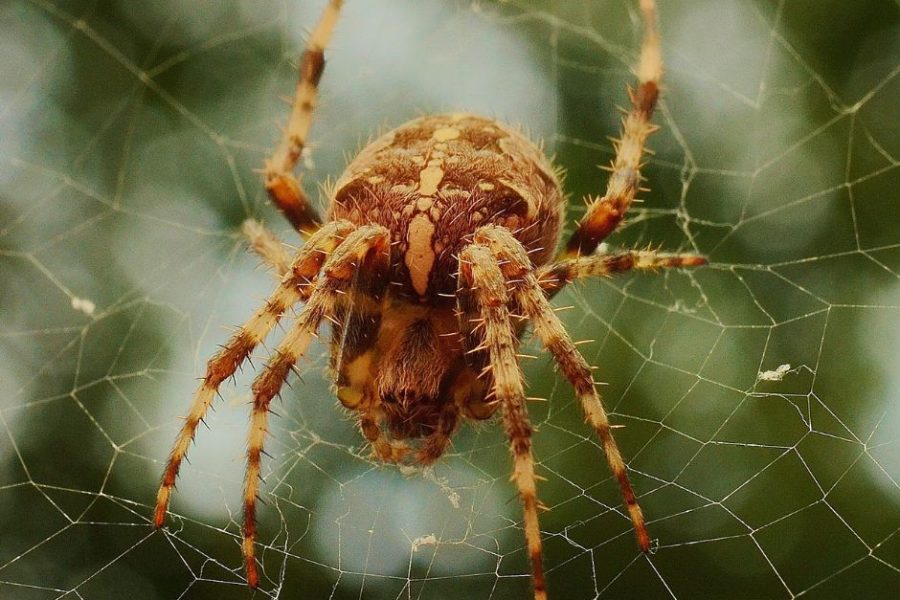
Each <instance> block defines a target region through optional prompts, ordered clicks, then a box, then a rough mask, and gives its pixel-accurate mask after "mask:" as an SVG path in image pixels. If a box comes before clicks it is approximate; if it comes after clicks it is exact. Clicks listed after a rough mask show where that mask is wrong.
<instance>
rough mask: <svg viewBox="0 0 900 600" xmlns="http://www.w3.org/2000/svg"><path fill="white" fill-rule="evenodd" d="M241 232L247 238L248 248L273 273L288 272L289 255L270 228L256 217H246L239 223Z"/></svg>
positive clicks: (278, 274)
mask: <svg viewBox="0 0 900 600" xmlns="http://www.w3.org/2000/svg"><path fill="white" fill-rule="evenodd" d="M241 233H243V234H244V237H246V238H247V242H248V243H249V244H250V249H251V250H253V252H255V253H256V255H257V256H259V257H260V258H261V259H262V261H263V263H264V264H265V265H266V266H267V267H270V268H272V269H273V270H274V271H275V275H277V276H278V277H283V276H284V274H285V273H287V272H288V269H290V268H291V255H290V253H289V252H288V251H287V247H286V246H285V244H284V242H282V241H281V239H280V238H279V237H278V236H277V235H275V233H273V232H272V230H270V229H269V228H268V227H266V226H265V225H263V224H262V223H260V222H259V221H257V220H256V219H247V220H245V221H244V222H243V224H241Z"/></svg>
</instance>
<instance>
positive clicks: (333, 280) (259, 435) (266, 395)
mask: <svg viewBox="0 0 900 600" xmlns="http://www.w3.org/2000/svg"><path fill="white" fill-rule="evenodd" d="M320 231H324V228H323V229H322V230H320ZM389 247H390V232H389V231H388V230H386V229H385V228H383V227H380V226H378V225H368V226H363V227H360V228H359V229H356V230H355V231H353V232H352V233H350V234H349V235H347V236H346V238H345V239H344V240H343V242H341V243H340V244H339V245H338V246H337V247H336V248H335V249H334V251H333V252H332V253H331V256H330V257H329V258H328V260H327V261H326V262H325V264H324V265H323V266H322V268H321V274H320V275H319V278H318V279H317V280H316V281H315V282H314V284H313V285H312V286H311V287H312V288H313V290H312V292H311V294H310V296H309V301H308V302H307V304H306V305H305V306H304V307H303V309H302V311H301V312H300V314H299V315H298V316H297V320H296V322H295V323H294V325H293V327H292V328H291V329H290V330H289V331H288V333H287V335H286V336H285V338H284V339H283V340H282V341H281V343H280V344H279V345H278V348H276V349H275V351H274V352H273V353H272V357H271V358H270V359H269V361H268V363H267V364H266V366H265V368H264V370H263V372H262V373H260V374H259V376H257V378H256V380H255V381H254V382H253V386H252V389H253V408H252V410H251V417H250V428H249V431H248V434H247V472H246V476H245V478H244V526H243V540H242V543H241V549H242V552H243V555H244V562H245V565H246V570H247V583H248V585H249V586H250V587H252V588H256V587H258V586H259V572H258V570H257V565H256V558H255V549H254V542H255V539H256V499H257V496H258V494H259V481H260V472H261V460H262V459H261V457H262V453H263V451H264V444H265V438H266V433H268V416H269V412H270V408H269V404H270V402H271V401H272V398H274V397H275V395H276V394H277V393H278V392H279V390H280V389H281V388H282V386H283V385H284V382H285V380H286V379H287V377H288V375H289V374H290V373H291V369H292V367H293V366H294V365H295V364H296V362H297V361H298V360H299V359H300V358H301V357H303V356H304V355H305V354H306V351H307V349H308V348H309V345H310V344H311V343H312V342H313V340H314V339H315V338H316V334H317V331H318V329H319V326H320V325H321V324H322V321H323V320H325V318H326V317H327V316H328V315H329V313H331V312H333V311H334V309H335V305H336V304H337V302H338V301H339V298H340V294H339V293H338V292H339V291H340V290H342V289H343V288H346V287H347V286H349V285H352V284H353V281H354V279H353V275H354V269H352V268H350V265H351V264H356V263H359V262H360V261H362V260H363V259H370V260H372V261H382V262H384V261H386V260H388V254H387V252H388V248H389ZM291 275H292V276H294V271H292V272H291ZM287 278H288V277H287V276H286V279H287Z"/></svg>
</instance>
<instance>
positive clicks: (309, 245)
mask: <svg viewBox="0 0 900 600" xmlns="http://www.w3.org/2000/svg"><path fill="white" fill-rule="evenodd" d="M353 228H354V225H352V224H351V223H349V222H347V221H334V222H332V223H329V224H328V225H326V226H324V227H322V229H320V230H319V231H318V232H316V233H315V234H314V235H312V236H311V237H310V238H309V240H307V242H306V243H305V244H304V245H303V247H302V248H301V249H300V251H299V252H298V253H297V257H296V258H295V259H294V262H293V263H292V264H291V268H290V269H289V270H288V272H287V273H285V275H284V276H283V277H282V279H281V282H280V283H279V284H278V287H277V288H276V290H275V291H274V292H273V293H272V295H271V296H269V298H268V299H267V300H266V303H265V304H264V305H263V306H262V307H260V308H259V309H258V310H257V311H256V312H255V313H253V316H251V317H250V318H249V319H248V320H247V322H246V323H244V324H243V325H242V326H241V327H239V328H238V330H237V331H236V332H235V333H234V334H233V335H232V336H231V339H230V340H228V342H227V343H226V344H225V346H223V347H222V349H221V350H220V351H219V352H218V353H217V354H216V355H215V356H213V357H212V358H211V359H210V360H209V362H208V363H207V365H206V376H205V377H204V378H203V383H201V384H200V387H199V388H198V389H197V392H196V393H195V394H194V400H193V402H192V403H191V408H190V411H189V412H188V414H187V416H186V417H185V419H184V424H183V425H182V426H181V431H180V432H179V433H178V437H177V438H176V439H175V444H174V445H173V446H172V451H171V452H170V454H169V460H168V462H167V464H166V470H165V471H164V473H163V477H162V483H160V486H159V491H158V492H157V495H156V509H155V511H154V516H153V523H154V525H156V527H157V528H159V527H162V526H163V523H164V522H165V520H166V511H167V510H168V507H169V499H170V497H171V495H172V488H174V487H175V480H176V478H177V477H178V470H179V469H180V468H181V463H182V461H183V460H184V457H185V455H186V454H187V451H188V448H189V447H190V445H191V441H193V439H194V436H195V435H196V433H197V427H198V426H199V425H200V423H201V422H202V421H203V418H204V417H205V416H206V413H207V411H208V410H209V407H210V405H211V404H212V401H213V399H214V398H215V396H216V392H217V391H218V389H219V385H220V384H221V383H222V382H223V381H225V380H226V379H228V378H229V377H231V375H233V374H234V372H235V371H236V370H237V368H238V367H239V366H240V365H241V364H242V363H243V362H244V361H245V360H246V359H247V357H248V356H250V353H251V352H252V351H253V349H254V348H256V346H257V345H259V343H260V342H261V341H262V340H263V339H265V337H266V336H267V335H268V334H269V332H270V331H271V330H272V328H273V327H275V324H276V323H278V321H279V320H280V319H281V317H282V315H283V314H284V312H285V311H286V310H287V309H288V307H290V306H293V305H294V304H296V303H297V302H300V301H302V300H305V299H307V298H308V297H309V294H310V293H311V291H312V289H311V287H310V282H311V280H312V279H313V278H315V276H316V275H317V274H318V273H319V269H321V267H322V264H323V263H324V262H325V258H326V257H327V256H328V255H329V254H331V253H332V252H333V251H334V249H335V248H336V247H337V246H338V243H339V242H340V241H341V240H342V239H343V238H344V237H345V236H347V235H348V234H349V233H350V232H351V231H352V230H353Z"/></svg>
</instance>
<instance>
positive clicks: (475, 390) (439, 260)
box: [154, 0, 705, 599]
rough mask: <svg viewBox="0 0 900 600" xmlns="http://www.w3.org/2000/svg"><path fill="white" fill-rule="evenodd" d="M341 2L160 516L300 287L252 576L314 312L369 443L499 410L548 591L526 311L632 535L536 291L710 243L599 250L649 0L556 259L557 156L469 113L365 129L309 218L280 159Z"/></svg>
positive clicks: (629, 152)
mask: <svg viewBox="0 0 900 600" xmlns="http://www.w3.org/2000/svg"><path fill="white" fill-rule="evenodd" d="M341 4H342V2H341V1H340V0H331V1H330V2H329V4H328V5H327V7H326V9H325V11H324V13H323V15H322V17H321V19H320V21H319V23H318V25H317V26H316V28H315V29H314V30H313V32H312V34H311V36H310V39H309V41H308V44H307V48H306V51H305V52H304V54H303V59H302V61H301V64H300V78H299V83H298V85H297V92H296V97H295V101H294V107H293V111H292V114H291V117H290V120H289V122H288V127H287V129H286V131H285V135H284V138H283V139H282V140H281V143H280V144H279V146H278V147H277V148H276V150H275V152H274V154H273V156H272V157H271V158H270V159H269V161H268V162H267V164H266V170H265V177H266V188H267V191H268V193H269V196H270V198H271V200H272V201H273V203H274V204H275V205H276V206H277V207H278V208H279V209H280V210H281V211H282V213H283V214H284V215H285V217H286V218H287V219H288V220H289V221H290V222H291V223H292V224H293V225H294V227H295V228H296V229H297V230H298V231H300V232H302V233H303V234H304V235H307V236H308V238H307V240H306V242H305V243H304V245H303V246H302V247H301V248H300V250H299V251H298V252H297V254H296V256H294V257H293V258H289V257H287V256H286V254H285V251H284V248H283V246H282V245H280V244H279V243H278V241H277V240H276V239H275V238H274V237H273V236H272V235H271V234H270V233H268V231H267V230H265V229H264V228H262V227H261V226H260V225H259V224H256V223H253V222H250V223H248V224H247V225H246V226H245V231H246V232H247V233H248V235H249V237H250V240H251V245H252V247H253V248H254V249H255V250H256V251H257V252H258V253H259V254H260V255H261V256H262V257H263V258H264V259H265V260H266V261H267V262H269V263H270V264H272V265H273V266H275V268H276V269H277V270H278V271H279V273H281V274H282V278H281V281H280V283H279V285H278V287H277V288H276V290H275V291H274V292H273V293H272V294H271V295H270V296H269V298H268V300H267V301H266V303H265V304H264V305H263V306H262V307H260V308H259V309H258V310H257V311H256V312H255V313H254V314H253V315H252V316H251V317H250V319H249V320H248V321H247V322H245V323H244V325H243V326H242V327H241V328H239V329H238V331H237V332H236V333H235V334H234V335H233V336H232V338H231V339H230V340H229V341H228V343H227V344H226V345H225V346H224V347H223V349H222V350H221V351H220V352H219V353H218V354H217V355H216V356H214V357H213V358H212V359H211V360H210V361H209V363H208V366H207V372H206V376H205V377H204V379H203V383H202V384H201V386H200V388H199V389H198V391H197V394H196V395H195V398H194V401H193V404H192V407H191V410H190V412H189V414H188V415H187V417H186V419H185V422H184V425H183V426H182V429H181V431H180V433H179V435H178V438H177V439H176V442H175V445H174V447H173V449H172V452H171V454H170V456H169V460H168V464H167V467H166V470H165V472H164V474H163V481H162V484H161V486H160V489H159V493H158V496H157V504H156V511H155V514H154V522H155V525H156V526H157V527H161V526H162V525H163V523H164V521H165V515H166V512H167V510H168V503H169V499H170V496H171V491H172V489H173V487H174V485H175V480H176V478H177V475H178V471H179V469H180V466H181V463H182V461H183V459H184V457H185V454H186V452H187V449H188V447H189V445H190V443H191V441H192V440H193V437H194V434H195V432H196V430H197V427H198V425H199V423H200V422H201V421H202V420H203V418H204V416H205V414H206V412H207V410H208V408H209V406H210V404H211V403H212V400H213V398H214V397H215V395H216V392H217V390H218V387H219V385H220V384H221V383H222V382H223V381H224V380H225V379H227V378H228V377H229V376H231V375H232V374H233V373H234V372H235V370H236V369H237V368H238V366H240V365H241V364H242V363H243V362H244V361H245V360H246V359H247V358H248V357H249V355H250V354H251V352H253V350H254V349H255V348H256V347H257V346H258V345H259V344H260V342H262V341H263V340H264V339H265V337H266V336H267V334H268V333H269V332H270V331H271V330H272V328H273V327H274V326H275V324H276V323H277V322H278V321H279V320H280V319H281V318H282V316H283V315H284V314H285V312H286V311H287V310H288V309H289V308H290V307H292V306H294V305H296V304H299V303H301V302H302V303H304V304H303V308H302V310H300V312H299V314H298V316H297V317H296V320H295V322H294V323H293V325H292V326H291V327H290V328H289V330H288V332H287V334H286V336H285V337H284V339H283V340H282V342H281V343H280V344H279V346H278V348H277V349H276V350H275V351H274V352H273V353H272V356H271V357H270V359H269V361H268V362H267V364H266V366H265V368H264V369H263V371H262V372H261V373H260V374H259V376H258V377H257V378H256V380H255V381H254V383H253V387H252V389H253V407H252V414H251V424H250V430H249V434H248V442H247V446H248V448H247V472H246V477H245V484H244V488H245V489H244V525H243V544H242V550H243V554H244V558H245V563H246V570H247V581H248V583H249V585H250V586H251V587H257V586H258V585H259V572H258V566H257V563H256V559H255V548H254V544H255V539H256V517H255V515H256V500H257V495H258V493H259V481H260V478H259V476H260V461H261V457H262V454H263V445H264V441H265V435H266V432H267V429H268V415H269V404H270V402H271V400H272V398H273V397H275V395H277V394H278V393H279V391H280V390H281V388H282V385H283V384H284V382H285V380H286V378H287V377H288V376H289V374H290V373H291V370H292V369H293V367H294V365H295V364H296V363H297V361H298V360H299V359H300V358H301V357H302V356H303V355H304V354H305V352H306V351H307V349H308V347H309V345H310V343H311V341H312V340H313V339H314V338H315V336H316V335H317V332H318V330H319V328H320V326H321V324H322V322H323V321H324V320H326V319H327V320H329V321H330V322H331V323H332V338H331V339H332V341H331V361H330V371H331V373H332V376H333V378H334V381H335V391H336V395H337V397H338V399H339V400H340V402H341V404H342V405H343V406H344V407H345V408H346V409H348V410H350V411H354V412H355V413H356V414H357V415H358V423H359V428H360V430H361V433H362V435H363V436H364V438H365V439H366V440H367V441H368V442H369V443H370V444H371V446H372V449H373V452H374V454H375V455H376V456H377V457H378V458H379V459H380V460H382V461H385V462H405V463H414V464H430V463H433V462H434V461H435V460H437V459H438V458H440V456H441V455H442V454H443V453H444V451H445V450H446V449H447V447H448V445H449V442H450V439H451V437H452V435H453V433H454V432H455V431H456V430H457V428H458V427H459V425H460V423H461V422H462V421H464V420H466V419H470V420H480V419H487V418H489V417H491V416H493V415H494V414H495V413H499V416H500V420H501V422H502V423H503V427H504V430H505V432H506V435H507V438H508V439H509V442H510V449H511V452H512V455H513V480H514V481H515V484H516V486H517V488H518V491H519V496H520V499H521V501H522V505H523V511H524V530H525V538H526V543H527V548H528V554H529V557H530V561H531V566H532V576H533V584H534V597H535V598H536V599H542V598H546V582H545V577H544V571H543V563H542V550H541V536H540V529H539V526H538V508H539V502H538V499H537V491H536V480H537V477H536V475H535V469H534V458H533V456H532V444H531V438H532V427H531V424H530V422H529V418H528V410H527V407H526V402H525V394H524V388H523V383H522V377H521V373H520V369H519V365H518V360H517V357H516V353H517V348H518V345H519V338H520V336H521V334H522V331H523V329H524V327H525V323H526V322H528V323H530V324H531V326H532V328H533V330H534V333H535V335H536V336H537V337H538V338H539V340H540V341H541V343H542V344H543V346H544V347H545V348H546V349H547V350H548V351H549V352H550V354H551V355H552V356H553V357H554V359H555V360H556V362H557V364H558V366H559V368H560V371H561V372H562V374H563V375H564V376H565V377H566V378H567V379H568V380H569V381H570V382H571V384H572V385H573V387H574V389H575V392H576V395H577V396H578V399H579V401H580V402H581V405H582V407H583V409H584V413H585V416H586V419H587V421H588V423H589V425H590V426H591V427H593V428H594V430H595V431H596V433H597V435H598V436H599V438H600V440H601V443H602V446H603V449H604V452H605V454H606V457H607V461H608V463H609V466H610V468H611V470H612V472H613V474H614V476H615V477H616V479H617V481H618V483H619V486H620V488H621V490H622V495H623V498H624V502H625V506H626V508H627V510H628V513H629V517H630V519H631V521H632V524H633V527H634V530H635V534H636V536H637V540H638V545H639V546H640V548H641V549H642V550H643V551H645V552H646V551H648V550H649V547H650V538H649V535H648V533H647V530H646V526H645V524H644V517H643V514H642V513H641V509H640V507H639V506H638V503H637V500H636V498H635V494H634V492H633V490H632V488H631V484H630V482H629V480H628V474H627V471H626V468H625V463H624V461H623V459H622V457H621V455H620V453H619V450H618V448H617V446H616V443H615V440H614V439H613V437H612V433H611V427H610V424H609V420H608V418H607V416H606V413H605V411H604V409H603V405H602V403H601V401H600V396H599V394H598V393H597V391H596V388H595V383H594V381H593V378H592V372H591V368H590V366H589V365H588V364H587V362H586V361H585V360H584V358H583V357H582V356H581V354H580V353H579V352H578V350H577V349H576V347H575V344H574V343H573V342H572V340H571V338H570V337H569V335H568V333H567V332H566V331H565V329H564V327H563V325H562V323H561V322H560V320H559V318H558V317H557V316H556V314H555V313H554V312H553V309H552V307H551V304H550V298H551V297H552V296H553V295H554V294H555V293H557V292H558V291H559V290H560V289H562V288H563V287H564V286H565V285H566V284H567V283H569V282H571V281H573V280H575V279H580V278H585V277H591V276H603V275H610V274H613V273H617V272H622V271H627V270H630V269H656V268H663V267H684V266H696V265H700V264H704V262H705V261H704V259H703V258H701V257H699V256H697V255H693V254H662V253H658V252H654V251H650V250H645V251H625V252H618V253H600V252H597V248H598V245H599V244H600V242H601V241H602V240H603V239H604V238H606V237H607V236H608V235H609V234H610V233H612V232H613V231H614V230H615V229H616V228H617V227H618V226H619V224H620V223H621V221H622V219H623V218H624V216H625V213H626V212H627V210H628V208H629V206H630V204H631V202H632V200H633V199H634V196H635V193H636V192H637V190H638V186H639V183H640V173H639V169H640V167H641V156H642V152H643V148H644V143H645V140H646V138H647V136H648V135H649V134H650V133H652V132H653V131H654V126H653V125H652V124H651V123H650V117H651V115H652V113H653V110H654V108H655V106H656V102H657V96H658V90H659V80H660V77H661V73H662V61H661V56H660V51H659V39H658V35H657V31H656V20H655V5H654V2H653V1H652V0H642V1H641V8H642V11H643V14H644V17H645V35H644V42H643V45H642V48H641V60H640V65H639V68H638V77H639V80H640V83H639V86H638V87H637V89H636V91H634V92H632V93H631V103H632V106H631V110H630V112H628V113H627V115H626V116H625V118H624V120H623V131H622V136H621V139H620V140H618V141H617V143H616V157H615V159H614V161H613V164H612V166H611V171H612V173H611V175H610V179H609V183H608V185H607V190H606V193H605V194H604V196H602V197H600V198H596V199H593V200H591V201H590V202H589V204H588V208H587V211H586V213H585V215H584V217H583V218H582V219H581V221H580V222H579V224H578V227H577V228H576V230H575V232H574V233H573V234H572V236H571V237H570V238H569V240H568V241H567V243H566V246H565V250H564V251H563V252H562V254H561V255H560V257H559V258H555V249H556V247H557V245H558V242H559V238H560V234H561V231H562V223H563V217H564V210H565V198H564V194H563V191H562V188H561V185H560V182H559V178H558V176H557V173H556V171H555V170H554V168H553V167H552V165H551V164H550V162H549V161H548V160H547V158H546V157H545V156H544V154H543V152H542V151H541V150H540V149H539V148H538V147H537V146H536V145H535V144H533V143H532V142H530V141H529V140H528V139H526V138H525V137H524V136H522V135H521V134H519V133H518V132H517V131H516V130H514V129H511V128H509V127H507V126H504V125H502V124H501V123H499V122H497V121H494V120H491V119H486V118H483V117H479V116H475V115H470V114H465V113H458V114H446V115H434V116H427V117H422V118H419V119H416V120H413V121H410V122H409V123H406V124H405V125H402V126H400V127H399V128H397V129H395V130H393V131H391V132H389V133H387V134H385V135H383V136H381V137H380V138H378V139H377V140H375V141H374V142H372V143H371V144H369V145H368V146H367V147H366V148H364V149H363V150H362V151H361V152H360V153H359V155H357V157H356V158H355V159H354V160H353V161H352V162H351V163H350V164H349V165H348V167H347V169H346V171H345V172H344V174H343V176H342V177H341V178H340V179H339V180H338V181H337V183H336V184H335V186H334V188H333V189H332V190H331V192H330V197H329V208H328V212H327V214H326V219H325V220H324V221H322V220H321V219H320V218H319V217H318V215H317V213H316V211H315V209H314V208H313V207H312V205H311V204H310V202H309V200H308V198H307V197H306V194H305V193H304V191H303V188H302V186H301V185H300V182H299V181H298V180H297V179H296V178H295V176H294V175H293V170H294V168H295V166H296V164H297V161H298V159H299V157H300V155H301V152H302V149H303V147H304V145H305V140H306V137H307V134H308V131H309V126H310V123H311V117H312V111H313V108H314V106H315V101H316V95H317V87H318V82H319V79H320V77H321V75H322V72H323V69H324V49H325V46H326V44H327V42H328V40H329V39H330V36H331V32H332V30H333V27H334V25H335V22H336V20H337V16H338V13H339V11H340V8H341Z"/></svg>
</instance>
